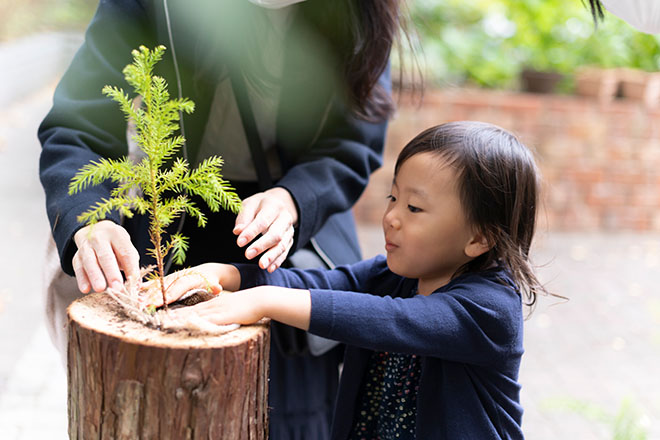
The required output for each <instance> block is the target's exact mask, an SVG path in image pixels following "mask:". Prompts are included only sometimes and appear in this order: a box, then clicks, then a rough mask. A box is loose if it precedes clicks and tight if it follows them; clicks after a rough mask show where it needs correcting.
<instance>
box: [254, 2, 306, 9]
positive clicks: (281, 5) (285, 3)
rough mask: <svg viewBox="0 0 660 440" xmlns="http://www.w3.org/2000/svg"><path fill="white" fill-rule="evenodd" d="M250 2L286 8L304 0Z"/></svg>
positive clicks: (263, 5)
mask: <svg viewBox="0 0 660 440" xmlns="http://www.w3.org/2000/svg"><path fill="white" fill-rule="evenodd" d="M249 1H250V3H254V4H255V5H259V6H262V7H264V8H268V9H280V8H286V7H287V6H290V5H292V4H294V3H300V2H302V1H304V0H249Z"/></svg>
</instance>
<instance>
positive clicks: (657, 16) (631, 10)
mask: <svg viewBox="0 0 660 440" xmlns="http://www.w3.org/2000/svg"><path fill="white" fill-rule="evenodd" d="M601 3H602V4H603V6H605V8H606V9H607V10H608V11H610V12H611V13H612V14H614V15H616V16H617V17H620V18H622V19H623V20H625V21H627V22H628V23H629V24H630V25H631V26H632V27H634V28H636V29H638V30H640V31H642V32H646V33H648V34H656V33H660V1H658V0H601Z"/></svg>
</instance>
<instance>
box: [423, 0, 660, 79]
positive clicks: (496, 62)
mask: <svg viewBox="0 0 660 440" xmlns="http://www.w3.org/2000/svg"><path fill="white" fill-rule="evenodd" d="M411 12H412V16H413V22H414V24H415V28H416V30H417V32H418V34H419V44H420V46H421V49H422V53H423V55H421V56H422V57H423V63H424V64H425V70H424V72H425V77H426V80H427V81H428V83H429V84H431V85H435V86H446V85H459V86H460V85H472V86H479V87H487V88H508V89H511V88H516V87H517V83H518V75H519V72H520V71H521V70H523V69H524V68H532V69H535V70H547V71H554V72H558V73H562V74H564V75H566V77H567V78H568V84H565V87H564V89H570V88H571V86H572V84H571V82H570V79H571V76H570V75H571V74H572V73H573V72H574V71H575V70H576V69H577V68H579V67H583V66H596V67H605V68H609V67H624V66H625V67H631V68H639V69H643V70H647V71H656V70H659V67H660V38H659V37H658V36H655V35H648V34H644V33H641V32H638V31H636V30H635V29H633V28H632V27H630V26H629V25H628V24H627V23H625V22H624V21H622V20H620V19H619V18H617V17H615V16H614V15H612V14H609V13H608V12H607V11H605V20H604V21H603V22H600V23H599V24H598V26H597V27H595V26H594V23H593V19H592V17H591V14H590V12H589V10H588V9H587V8H586V6H585V5H584V4H583V3H582V2H581V1H580V0H569V1H567V0H525V1H520V0H471V1H467V2H466V1H464V0H414V1H413V2H411Z"/></svg>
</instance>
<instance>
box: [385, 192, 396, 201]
mask: <svg viewBox="0 0 660 440" xmlns="http://www.w3.org/2000/svg"><path fill="white" fill-rule="evenodd" d="M385 198H386V199H387V200H389V201H390V202H396V197H394V196H393V195H392V194H390V195H388V196H387V197H385Z"/></svg>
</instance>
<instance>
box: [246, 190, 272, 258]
mask: <svg viewBox="0 0 660 440" xmlns="http://www.w3.org/2000/svg"><path fill="white" fill-rule="evenodd" d="M260 207H261V209H260V210H259V212H258V213H257V214H256V216H255V217H254V219H253V220H252V221H251V222H250V223H249V224H248V225H246V226H245V229H243V232H241V234H240V235H239V237H238V240H237V243H238V245H239V246H245V245H246V244H247V243H250V242H251V241H252V240H254V239H255V238H256V237H257V236H258V235H259V234H263V235H266V233H267V231H268V230H269V229H270V227H271V225H272V224H273V222H274V221H275V220H277V218H278V217H279V215H280V211H278V210H277V208H276V207H274V206H272V205H269V204H268V203H266V202H263V203H261V204H260ZM262 238H263V237H262ZM264 250H265V248H262V247H259V248H258V249H257V248H256V247H255V246H254V245H252V246H250V248H248V250H247V251H246V253H245V256H246V257H247V258H248V259H250V258H254V257H255V256H257V255H259V254H260V253H261V252H263V251H264Z"/></svg>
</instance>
